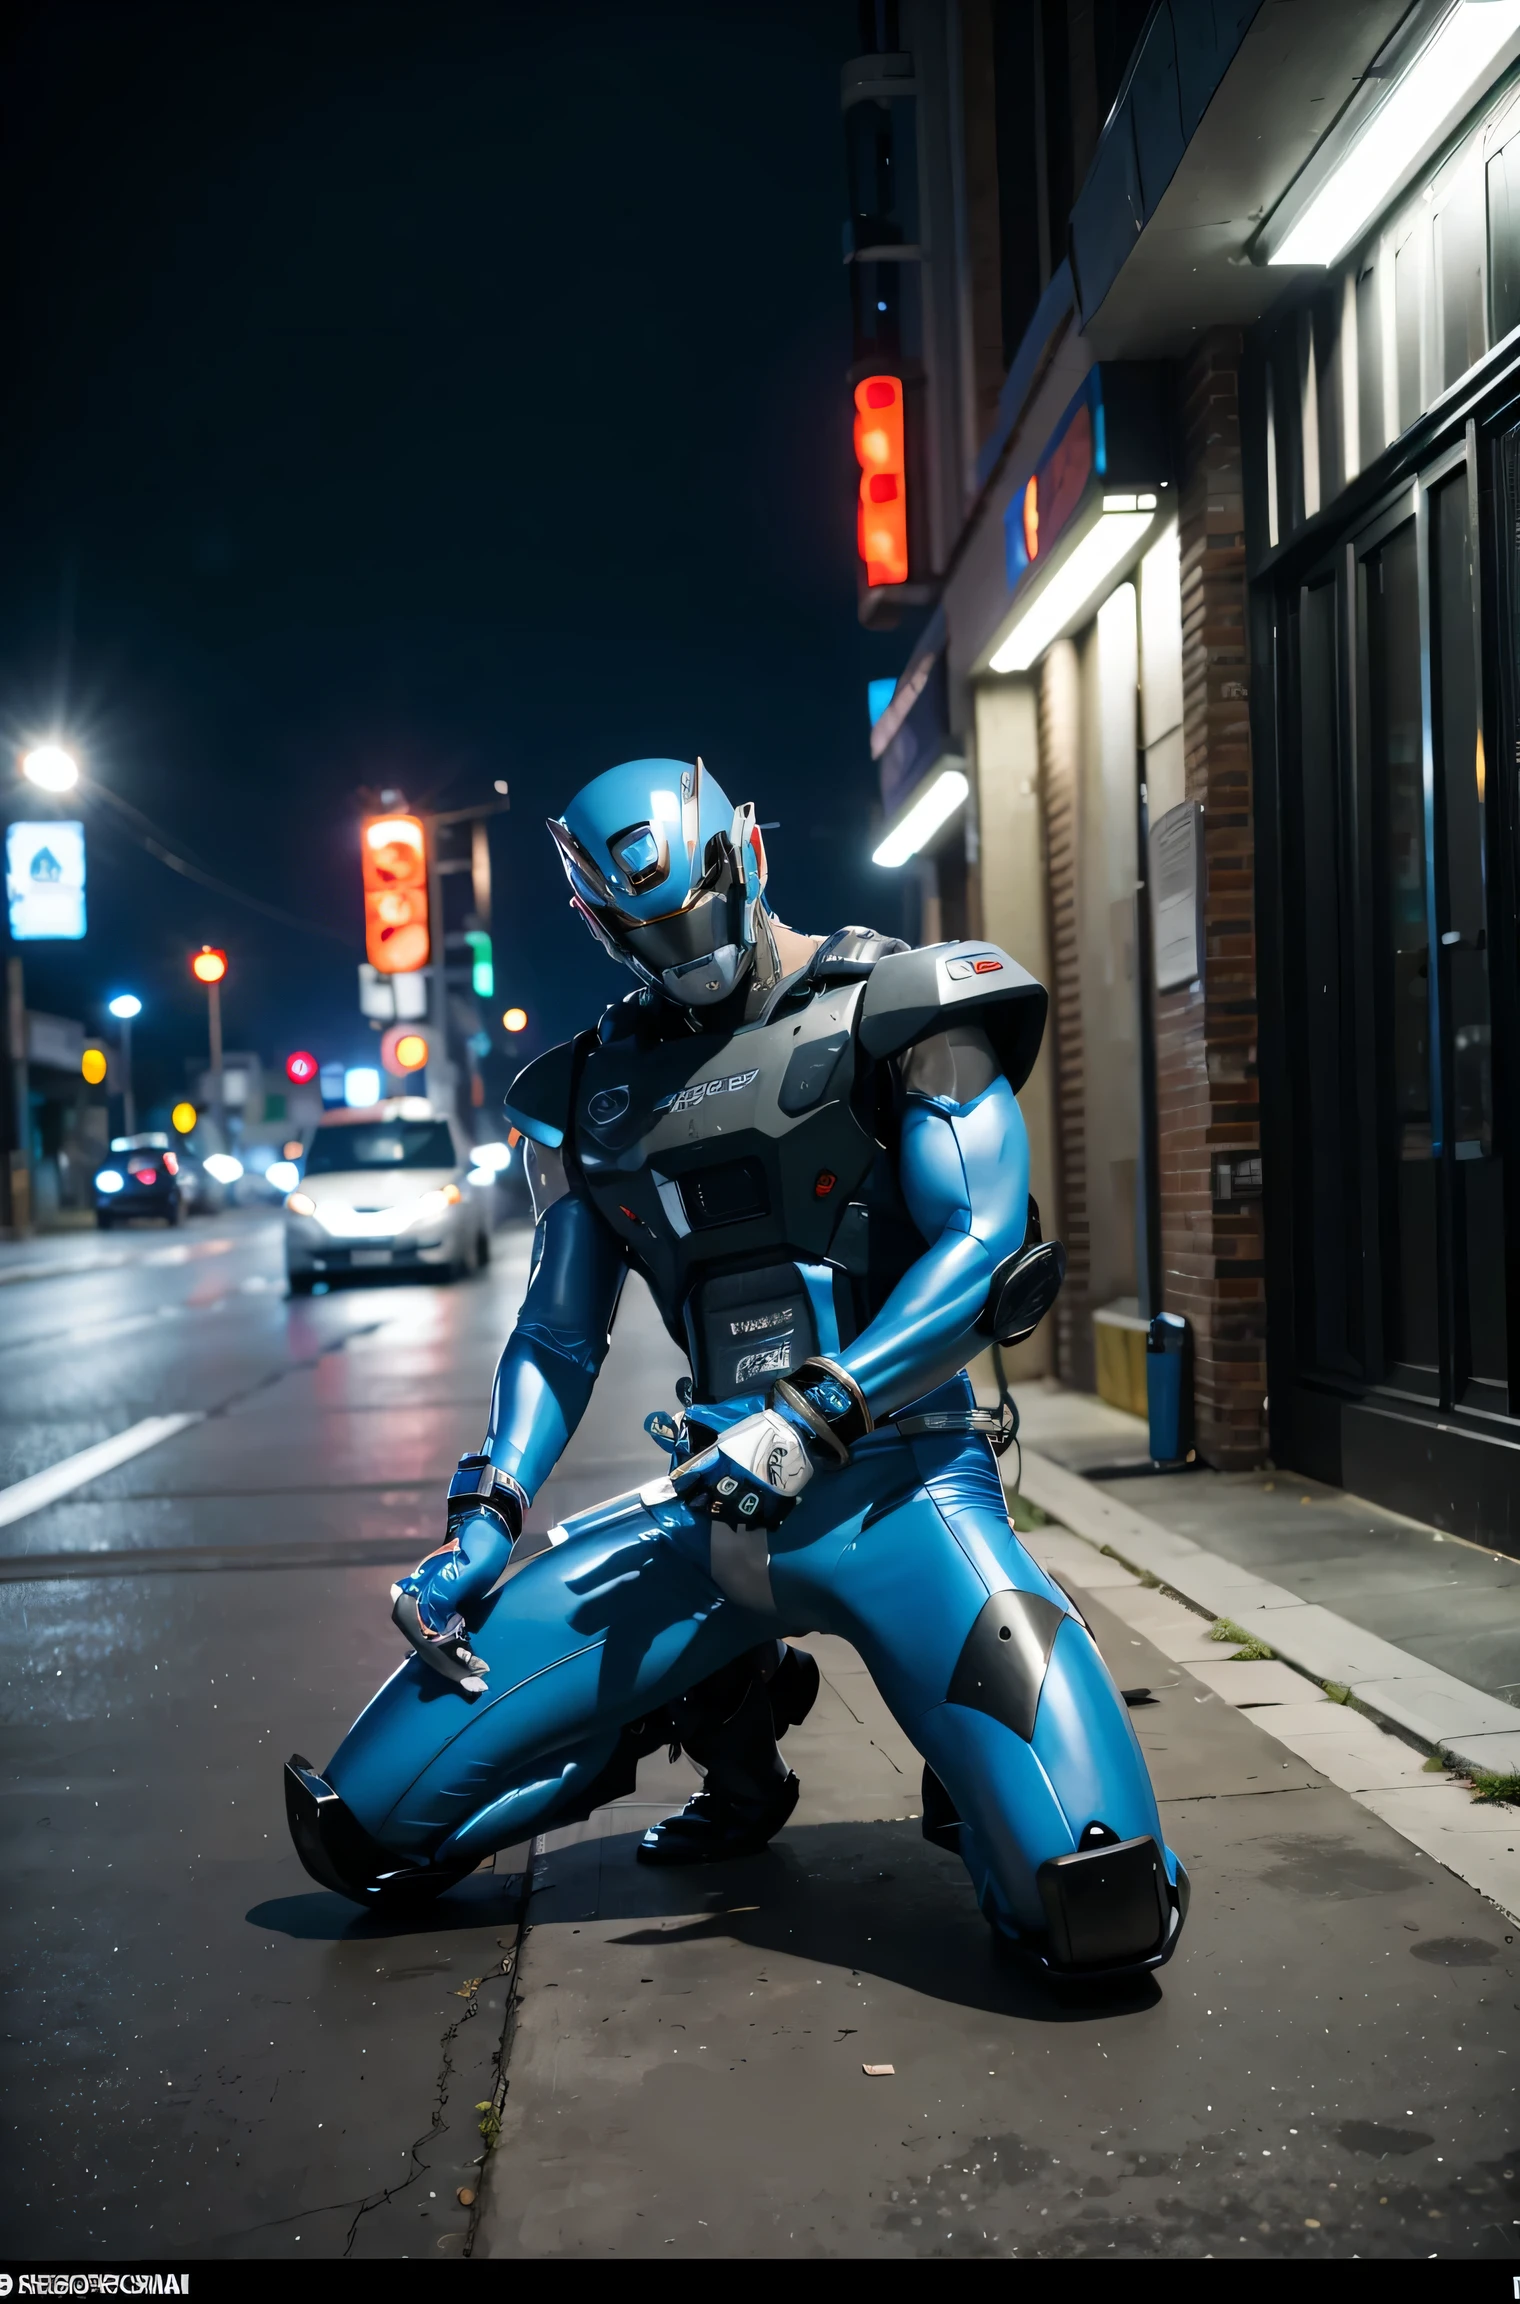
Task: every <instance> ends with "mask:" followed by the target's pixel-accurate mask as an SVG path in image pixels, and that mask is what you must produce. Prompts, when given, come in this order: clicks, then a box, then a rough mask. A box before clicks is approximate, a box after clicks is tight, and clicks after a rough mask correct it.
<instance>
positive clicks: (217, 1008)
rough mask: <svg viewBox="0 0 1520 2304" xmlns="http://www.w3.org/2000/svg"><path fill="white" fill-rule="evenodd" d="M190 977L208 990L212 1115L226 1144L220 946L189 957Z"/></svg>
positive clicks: (224, 965) (222, 956)
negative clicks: (223, 1096) (223, 1097)
mask: <svg viewBox="0 0 1520 2304" xmlns="http://www.w3.org/2000/svg"><path fill="white" fill-rule="evenodd" d="M190 973H191V975H192V976H193V977H194V978H195V980H196V982H197V983H198V984H204V985H205V987H206V1006H207V1010H208V1018H207V1021H208V1023H209V1025H210V1028H211V1112H212V1117H213V1119H214V1120H215V1121H216V1130H217V1135H218V1136H219V1137H220V1139H221V1141H222V1143H223V1144H225V1143H226V1141H227V1115H226V1112H225V1111H224V1109H223V1103H222V978H223V977H224V976H225V975H226V973H227V955H226V953H225V952H223V951H222V950H221V948H220V946H219V945H216V944H203V945H202V946H201V948H200V950H199V952H192V954H191V955H190Z"/></svg>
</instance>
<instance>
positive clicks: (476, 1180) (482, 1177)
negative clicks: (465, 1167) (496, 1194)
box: [465, 1168, 496, 1192]
mask: <svg viewBox="0 0 1520 2304" xmlns="http://www.w3.org/2000/svg"><path fill="white" fill-rule="evenodd" d="M465 1182H466V1183H467V1184H473V1185H474V1187H475V1189H476V1191H477V1192H479V1191H482V1190H484V1188H485V1187H486V1186H487V1185H490V1184H494V1183H495V1182H496V1171H495V1169H494V1168H472V1169H471V1170H470V1173H469V1175H468V1176H467V1177H466V1178H465Z"/></svg>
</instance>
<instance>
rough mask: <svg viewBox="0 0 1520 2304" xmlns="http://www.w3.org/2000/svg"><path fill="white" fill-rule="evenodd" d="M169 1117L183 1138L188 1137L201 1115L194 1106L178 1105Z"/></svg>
mask: <svg viewBox="0 0 1520 2304" xmlns="http://www.w3.org/2000/svg"><path fill="white" fill-rule="evenodd" d="M169 1117H170V1119H171V1120H172V1121H173V1122H174V1125H175V1127H176V1128H177V1129H178V1130H179V1132H180V1134H181V1136H188V1135H189V1134H190V1131H191V1129H192V1128H193V1127H194V1126H195V1123H196V1121H197V1120H198V1119H199V1117H200V1115H199V1113H198V1112H197V1111H196V1109H195V1106H194V1105H193V1104H176V1105H175V1107H174V1110H173V1111H172V1112H171V1113H170V1115H169Z"/></svg>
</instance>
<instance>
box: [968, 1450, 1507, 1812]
mask: <svg viewBox="0 0 1520 2304" xmlns="http://www.w3.org/2000/svg"><path fill="white" fill-rule="evenodd" d="M1010 1469H1011V1467H1010ZM1022 1474H1023V1476H1022V1481H1021V1486H1020V1492H1021V1493H1022V1494H1023V1495H1024V1496H1025V1497H1026V1498H1027V1499H1028V1500H1029V1502H1030V1503H1032V1504H1037V1505H1038V1506H1039V1507H1040V1510H1041V1511H1042V1512H1047V1513H1049V1515H1050V1517H1051V1518H1052V1519H1053V1520H1057V1521H1059V1522H1060V1523H1061V1525H1062V1526H1063V1527H1065V1528H1068V1529H1069V1530H1070V1531H1071V1533H1072V1534H1073V1535H1074V1536H1080V1537H1081V1538H1082V1539H1083V1540H1084V1541H1085V1542H1086V1543H1089V1544H1093V1545H1096V1546H1097V1547H1098V1549H1099V1550H1100V1551H1107V1552H1110V1553H1112V1554H1113V1556H1114V1557H1115V1558H1116V1559H1117V1560H1119V1561H1121V1562H1122V1564H1123V1565H1124V1566H1125V1567H1127V1568H1131V1569H1133V1570H1134V1571H1135V1572H1136V1573H1137V1574H1148V1575H1151V1576H1154V1577H1156V1578H1157V1580H1158V1581H1159V1582H1160V1583H1162V1584H1165V1585H1167V1586H1168V1587H1170V1589H1171V1590H1172V1591H1174V1592H1175V1593H1176V1594H1177V1597H1178V1598H1179V1599H1181V1600H1185V1601H1187V1602H1189V1604H1190V1605H1191V1606H1193V1607H1195V1608H1199V1609H1202V1610H1203V1611H1205V1612H1206V1613H1207V1614H1208V1615H1210V1616H1212V1617H1220V1616H1227V1617H1229V1618H1230V1620H1231V1622H1232V1623H1235V1624H1238V1625H1239V1626H1240V1627H1241V1629H1242V1631H1244V1632H1247V1633H1249V1634H1250V1635H1251V1637H1252V1638H1253V1639H1256V1640H1260V1641H1261V1642H1262V1644H1263V1646H1265V1647H1268V1648H1270V1649H1271V1650H1272V1652H1273V1654H1274V1655H1276V1656H1280V1657H1281V1659H1282V1661H1283V1662H1284V1663H1285V1664H1290V1665H1292V1666H1293V1668H1294V1670H1295V1671H1298V1672H1302V1673H1303V1674H1304V1676H1305V1678H1306V1679H1309V1680H1314V1681H1317V1682H1318V1684H1319V1685H1320V1687H1322V1688H1333V1689H1335V1690H1337V1691H1339V1690H1340V1689H1343V1688H1344V1689H1346V1690H1348V1691H1349V1693H1350V1697H1351V1701H1352V1702H1353V1704H1354V1705H1355V1706H1356V1708H1357V1709H1358V1710H1359V1711H1362V1712H1365V1713H1367V1714H1368V1715H1369V1716H1370V1717H1371V1718H1372V1719H1373V1720H1375V1721H1376V1722H1377V1724H1378V1726H1379V1727H1382V1728H1388V1729H1391V1730H1392V1731H1393V1733H1394V1734H1395V1735H1398V1736H1402V1737H1403V1738H1404V1739H1405V1740H1406V1741H1407V1742H1409V1743H1411V1744H1415V1745H1418V1746H1419V1747H1420V1749H1421V1750H1422V1751H1426V1752H1431V1753H1438V1754H1439V1755H1440V1757H1441V1758H1442V1759H1443V1760H1445V1761H1447V1762H1448V1763H1449V1764H1450V1765H1451V1766H1452V1767H1454V1768H1460V1769H1462V1770H1464V1771H1466V1772H1468V1773H1475V1774H1480V1775H1495V1776H1499V1775H1509V1774H1512V1773H1516V1772H1520V1709H1517V1708H1516V1706H1514V1705H1513V1704H1506V1703H1505V1702H1504V1701H1503V1700H1502V1698H1500V1697H1497V1696H1490V1695H1488V1694H1486V1693H1485V1691H1484V1690H1483V1689H1481V1688H1471V1687H1469V1686H1468V1684H1467V1682H1466V1681H1465V1680H1458V1679H1456V1678H1455V1677H1454V1676H1453V1675H1452V1674H1451V1673H1449V1672H1439V1671H1437V1670H1436V1669H1435V1667H1434V1666H1433V1665H1430V1664H1425V1663H1423V1662H1422V1661H1421V1659H1420V1658H1419V1657H1418V1656H1412V1655H1411V1654H1410V1653H1409V1651H1408V1649H1407V1648H1396V1647H1395V1646H1394V1645H1393V1643H1392V1642H1391V1641H1389V1640H1382V1639H1379V1638H1378V1636H1377V1634H1376V1633H1374V1632H1364V1631H1363V1630H1362V1628H1361V1627H1360V1625H1357V1624H1353V1623H1351V1622H1350V1620H1349V1619H1348V1618H1347V1617H1344V1616H1337V1615H1336V1614H1335V1612H1334V1611H1333V1610H1332V1609H1329V1608H1321V1607H1319V1606H1317V1605H1316V1604H1315V1603H1314V1602H1313V1601H1309V1600H1301V1599H1300V1598H1299V1597H1298V1595H1297V1593H1296V1592H1289V1591H1287V1590H1286V1589H1285V1588H1284V1586H1282V1585H1281V1584H1273V1583H1270V1582H1269V1581H1268V1580H1267V1578H1265V1577H1263V1576H1258V1575H1256V1574H1255V1573H1254V1572H1253V1571H1252V1570H1251V1569H1249V1568H1242V1567H1240V1566H1239V1565H1238V1564H1237V1563H1236V1562H1235V1561H1233V1560H1226V1559H1223V1558H1222V1557H1221V1556H1220V1554H1219V1553H1217V1552H1210V1551H1207V1550H1206V1549H1205V1548H1204V1546H1203V1545H1201V1544H1195V1543H1194V1542H1193V1541H1192V1539H1191V1538H1190V1537H1187V1536H1178V1535H1175V1534H1174V1533H1173V1532H1172V1530H1171V1529H1170V1528H1166V1527H1164V1526H1163V1525H1162V1523H1161V1522H1160V1521H1159V1520H1152V1519H1150V1518H1148V1516H1147V1515H1146V1514H1145V1513H1143V1512H1137V1511H1136V1510H1135V1509H1134V1507H1133V1506H1132V1505H1129V1504H1125V1503H1123V1502H1121V1501H1120V1499H1119V1498H1118V1497H1115V1496H1110V1495H1109V1494H1108V1493H1107V1492H1106V1491H1105V1490H1104V1489H1103V1488H1101V1487H1099V1486H1098V1485H1097V1484H1096V1483H1095V1482H1093V1481H1090V1480H1085V1479H1083V1477H1082V1476H1081V1474H1080V1473H1077V1472H1068V1471H1067V1470H1066V1468H1065V1466H1064V1465H1061V1464H1057V1463H1054V1462H1053V1461H1052V1460H1051V1458H1050V1457H1048V1456H1042V1455H1041V1454H1040V1453H1039V1451H1038V1450H1037V1449H1034V1448H1025V1450H1024V1451H1023V1465H1022Z"/></svg>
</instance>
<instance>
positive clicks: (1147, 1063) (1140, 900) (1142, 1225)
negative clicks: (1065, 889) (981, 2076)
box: [1135, 692, 1166, 1320]
mask: <svg viewBox="0 0 1520 2304" xmlns="http://www.w3.org/2000/svg"><path fill="white" fill-rule="evenodd" d="M1135 701H1136V714H1137V721H1138V712H1139V695H1138V692H1137V695H1136V700H1135ZM1139 736H1140V731H1139V727H1138V725H1137V727H1136V731H1135V737H1136V741H1135V754H1136V757H1135V999H1136V1004H1137V1008H1138V1016H1137V1019H1136V1020H1137V1023H1138V1025H1139V1057H1140V1144H1139V1152H1140V1157H1139V1161H1138V1163H1137V1165H1136V1170H1135V1219H1136V1222H1135V1230H1136V1235H1137V1240H1136V1244H1137V1246H1138V1249H1139V1255H1138V1256H1137V1258H1136V1263H1137V1265H1138V1267H1139V1269H1138V1275H1137V1276H1138V1279H1139V1284H1140V1285H1139V1296H1140V1316H1141V1318H1142V1319H1143V1320H1154V1318H1155V1317H1156V1314H1157V1313H1158V1312H1161V1311H1164V1310H1165V1300H1166V1289H1165V1283H1164V1281H1163V1279H1162V1271H1161V1117H1160V1097H1159V1093H1158V1088H1157V1080H1156V998H1155V980H1156V968H1155V945H1154V941H1153V938H1154V934H1155V929H1154V914H1153V912H1152V907H1151V856H1150V832H1151V812H1150V792H1149V789H1148V787H1147V785H1146V780H1145V776H1146V758H1145V752H1144V748H1143V747H1142V745H1141V744H1140V741H1139Z"/></svg>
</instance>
